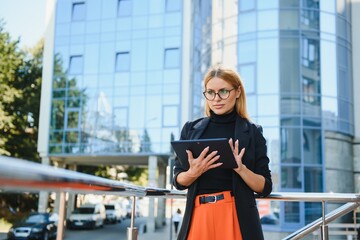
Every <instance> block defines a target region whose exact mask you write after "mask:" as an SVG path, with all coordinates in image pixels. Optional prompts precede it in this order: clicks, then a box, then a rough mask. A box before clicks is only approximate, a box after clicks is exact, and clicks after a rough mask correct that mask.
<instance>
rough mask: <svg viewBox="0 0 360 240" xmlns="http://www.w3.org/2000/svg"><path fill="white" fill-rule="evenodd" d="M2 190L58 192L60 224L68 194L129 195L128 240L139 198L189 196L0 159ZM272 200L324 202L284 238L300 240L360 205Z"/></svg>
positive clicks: (316, 196) (357, 198)
mask: <svg viewBox="0 0 360 240" xmlns="http://www.w3.org/2000/svg"><path fill="white" fill-rule="evenodd" d="M0 190H3V191H17V192H18V191H24V192H25V191H26V192H29V191H33V192H36V191H50V192H59V193H60V200H59V203H60V204H59V223H64V220H65V219H64V218H65V203H66V202H65V193H66V192H70V193H84V194H86V193H92V194H94V193H98V194H111V195H119V196H130V197H132V199H133V204H132V206H133V209H132V216H131V222H130V223H131V225H130V227H129V228H128V240H133V239H137V232H136V231H135V228H134V215H135V201H136V197H157V198H185V197H186V193H185V192H181V191H177V190H169V189H164V188H153V187H151V188H150V187H140V186H137V185H134V184H129V183H124V182H120V181H115V180H110V179H105V178H101V177H96V176H92V175H88V174H84V173H79V172H75V171H70V170H66V169H60V168H55V167H52V166H47V165H42V164H39V163H34V162H30V161H25V160H20V159H15V158H9V157H4V156H0ZM261 199H267V200H271V201H292V202H321V203H322V217H321V218H319V219H317V220H316V221H314V222H312V223H310V224H308V225H306V226H305V227H303V228H301V229H299V230H297V231H296V232H294V233H292V234H290V235H289V236H287V237H285V238H284V239H286V240H287V239H301V238H303V237H305V236H306V235H308V234H310V233H312V232H314V231H316V230H319V229H320V230H321V239H323V240H327V239H329V237H328V226H327V224H329V223H330V222H332V221H334V220H335V219H337V218H339V217H341V216H343V215H345V214H347V213H349V212H351V211H354V210H355V209H356V208H358V207H359V206H360V195H359V194H345V193H294V192H274V193H272V194H271V195H270V196H268V197H266V198H261ZM326 203H344V205H342V206H341V207H339V208H337V209H335V210H333V211H332V212H329V213H327V214H326V213H325V205H326ZM63 232H64V225H63V224H59V226H58V234H57V240H60V239H63Z"/></svg>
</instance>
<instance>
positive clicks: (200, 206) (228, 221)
mask: <svg viewBox="0 0 360 240" xmlns="http://www.w3.org/2000/svg"><path fill="white" fill-rule="evenodd" d="M214 196H216V197H214ZM204 197H205V198H204ZM200 199H201V201H202V203H200ZM224 239H231V240H242V236H241V232H240V226H239V221H238V217H237V214H236V207H235V200H234V197H233V196H231V193H230V191H225V192H218V193H212V194H202V195H198V196H196V198H195V208H194V212H193V215H192V219H191V226H190V230H189V234H188V238H187V240H224Z"/></svg>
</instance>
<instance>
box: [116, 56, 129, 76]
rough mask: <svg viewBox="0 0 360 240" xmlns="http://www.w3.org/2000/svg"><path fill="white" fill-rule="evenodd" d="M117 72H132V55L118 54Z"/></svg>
mask: <svg viewBox="0 0 360 240" xmlns="http://www.w3.org/2000/svg"><path fill="white" fill-rule="evenodd" d="M115 70H116V71H117V72H125V71H129V70H130V53H129V52H119V53H116V63H115Z"/></svg>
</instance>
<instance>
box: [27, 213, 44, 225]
mask: <svg viewBox="0 0 360 240" xmlns="http://www.w3.org/2000/svg"><path fill="white" fill-rule="evenodd" d="M25 222H26V223H44V222H46V217H45V216H44V215H30V216H28V217H27V218H26V219H25Z"/></svg>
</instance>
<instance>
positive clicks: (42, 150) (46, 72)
mask: <svg viewBox="0 0 360 240" xmlns="http://www.w3.org/2000/svg"><path fill="white" fill-rule="evenodd" d="M55 6H56V0H49V1H47V2H46V19H45V22H46V31H45V36H44V38H45V41H44V52H43V71H42V83H41V102H40V116H39V132H38V144H37V151H38V152H39V155H40V157H41V163H42V164H44V165H50V159H49V157H48V150H49V129H50V116H51V114H50V112H51V93H52V76H53V70H54V68H53V67H54V61H53V57H54V42H55V41H54V39H55V37H54V36H55V34H54V33H55ZM48 198H49V193H48V192H40V193H39V202H38V211H39V212H46V210H47V206H48Z"/></svg>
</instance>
